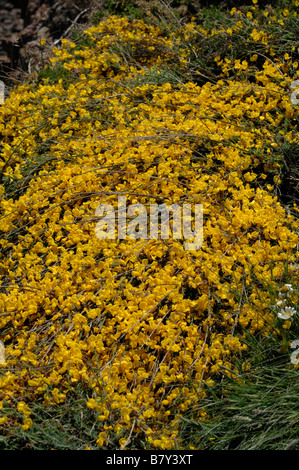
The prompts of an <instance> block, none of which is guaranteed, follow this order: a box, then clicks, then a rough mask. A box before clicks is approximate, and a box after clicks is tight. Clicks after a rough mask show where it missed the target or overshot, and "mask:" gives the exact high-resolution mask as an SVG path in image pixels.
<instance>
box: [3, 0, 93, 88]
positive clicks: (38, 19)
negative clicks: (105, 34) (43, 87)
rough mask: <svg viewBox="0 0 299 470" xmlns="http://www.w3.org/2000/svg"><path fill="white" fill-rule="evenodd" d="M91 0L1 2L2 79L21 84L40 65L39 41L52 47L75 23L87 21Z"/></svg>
mask: <svg viewBox="0 0 299 470" xmlns="http://www.w3.org/2000/svg"><path fill="white" fill-rule="evenodd" d="M92 5H93V1H92V0H76V2H74V1H71V0H56V1H51V0H9V1H5V0H0V79H1V80H3V81H4V82H5V83H7V84H8V83H10V82H11V81H13V82H15V81H19V80H21V79H22V76H23V75H24V74H26V73H30V72H31V71H33V70H34V68H36V67H38V66H39V61H40V41H41V39H44V38H45V39H47V43H48V45H49V47H50V46H51V44H52V45H53V43H54V42H55V41H58V40H59V39H60V38H61V37H63V35H64V33H67V31H68V29H69V28H70V27H71V26H72V24H73V23H74V22H78V20H79V21H84V20H86V18H87V16H88V14H89V13H90V11H91V9H92Z"/></svg>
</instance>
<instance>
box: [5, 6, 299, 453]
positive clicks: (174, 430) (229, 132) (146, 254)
mask: <svg viewBox="0 0 299 470" xmlns="http://www.w3.org/2000/svg"><path fill="white" fill-rule="evenodd" d="M247 18H249V17H248V15H247ZM238 21H239V20H238ZM246 25H247V23H246ZM246 27H247V26H246ZM196 28H197V27H196V25H194V24H191V25H189V27H188V28H187V29H185V30H184V28H182V30H181V31H180V30H178V31H172V32H171V34H169V35H168V37H166V36H165V35H163V32H162V31H161V30H160V29H159V28H158V27H157V26H152V25H150V24H147V23H146V22H143V21H141V20H135V21H129V20H128V18H117V17H114V16H112V17H110V18H108V19H107V20H105V21H103V22H101V23H100V24H99V25H98V26H92V27H91V28H89V29H88V30H87V31H86V32H85V35H86V37H87V39H88V41H89V43H88V46H84V45H83V46H80V45H77V44H75V43H73V42H71V41H68V40H64V41H63V43H62V46H61V47H60V48H56V49H54V50H53V53H54V54H53V58H52V59H51V67H53V68H55V67H56V68H57V69H58V68H59V67H60V70H65V71H66V72H67V73H68V74H69V77H70V79H69V80H68V79H67V78H60V79H58V80H54V82H53V81H51V80H50V79H42V80H41V79H40V80H38V79H36V80H35V81H33V82H32V83H28V84H22V85H20V86H18V87H17V88H16V89H14V90H12V91H11V94H10V97H9V98H8V99H7V100H6V103H5V106H2V107H1V108H0V130H1V133H2V149H1V155H0V156H1V168H0V174H1V186H0V194H1V201H0V213H1V220H0V230H1V240H0V243H1V258H0V273H1V280H0V283H1V284H0V285H1V290H0V328H1V330H0V332H1V338H0V339H1V340H2V341H3V343H4V345H5V348H6V349H5V352H6V362H5V364H3V365H0V388H1V395H2V397H1V400H2V401H3V402H6V403H9V404H10V407H14V406H16V407H17V411H18V413H19V414H20V415H22V416H23V421H22V420H19V421H20V425H21V426H22V428H23V430H24V431H26V430H27V429H30V427H31V426H32V425H33V424H34V418H33V417H32V416H31V414H30V406H31V403H33V402H36V401H39V402H41V403H43V405H44V406H45V407H47V406H52V407H53V406H54V407H55V406H62V405H63V403H64V402H65V400H66V398H67V396H68V395H70V394H71V393H72V387H74V386H75V385H76V384H78V383H80V384H83V386H84V387H85V388H86V397H87V398H86V403H85V404H84V406H85V407H87V408H89V409H90V410H94V411H95V412H96V414H97V416H98V426H99V435H98V441H97V445H98V446H99V447H109V445H110V444H109V443H111V442H112V441H111V440H112V438H113V436H116V438H117V439H118V441H117V445H119V446H120V447H122V446H126V445H127V444H126V443H127V440H128V436H129V435H130V436H131V435H132V433H133V435H134V436H135V437H138V436H142V438H143V439H144V440H145V441H146V442H147V443H148V445H149V446H152V447H154V448H160V449H170V448H173V447H174V446H179V445H180V442H179V440H178V437H177V436H178V425H179V421H180V416H182V415H183V413H184V412H185V411H186V410H188V408H189V407H190V406H194V405H196V404H198V403H199V402H200V400H201V398H203V397H204V395H205V392H204V387H203V384H204V383H208V384H209V383H213V381H214V380H216V379H217V376H218V374H219V373H220V372H221V371H223V370H225V371H226V373H228V374H233V373H234V371H236V366H235V360H236V357H237V356H238V355H239V354H240V353H241V352H242V351H244V350H246V347H247V346H246V344H245V342H244V341H242V331H243V329H244V328H246V329H248V330H249V331H251V332H252V333H253V334H254V333H255V332H256V331H259V332H262V333H267V332H269V331H270V330H271V328H272V326H271V325H272V318H273V313H272V311H271V308H270V306H271V302H272V301H273V299H272V298H271V295H270V292H274V293H275V292H278V290H279V286H280V283H281V280H282V279H284V276H285V273H286V272H287V271H288V275H289V276H290V278H291V279H292V282H294V283H296V282H297V277H298V272H297V271H296V270H295V269H294V270H292V268H291V267H290V265H291V264H292V265H296V263H297V253H296V246H297V243H298V232H297V230H298V223H297V222H296V219H295V218H294V216H292V215H290V214H288V213H287V212H286V210H285V209H284V208H283V206H282V205H281V204H280V202H279V200H278V198H277V196H275V195H274V191H273V189H274V186H275V181H274V180H273V175H276V176H277V171H278V170H277V169H279V165H280V163H279V162H280V159H281V157H282V155H281V153H280V142H281V140H282V139H285V140H284V141H285V142H287V143H289V144H290V145H291V144H298V145H299V140H298V134H297V133H296V132H295V130H294V131H292V130H291V129H290V128H289V127H287V131H286V130H285V122H286V119H293V118H294V115H295V113H298V106H293V105H292V103H291V102H290V96H289V88H288V86H289V84H290V83H291V82H292V80H293V79H294V78H293V76H291V75H289V74H288V72H289V70H290V69H291V63H290V64H289V66H287V67H286V68H285V70H284V72H283V77H282V76H281V71H280V65H281V64H279V63H278V62H276V63H274V62H273V61H272V60H266V61H265V63H264V65H263V68H262V70H259V71H258V70H255V69H254V67H255V60H254V59H253V60H252V61H251V62H250V61H246V60H243V61H242V60H236V61H235V62H233V61H230V60H229V59H225V60H223V58H221V57H220V56H219V57H216V59H215V61H216V62H217V65H218V67H220V68H221V69H222V78H221V79H220V80H218V81H217V82H216V83H211V82H209V81H208V82H206V83H205V84H203V85H202V86H200V85H197V84H196V83H194V82H193V81H187V82H181V81H180V80H178V81H177V82H176V83H170V82H169V81H165V80H163V77H162V78H161V84H160V85H157V84H155V83H154V82H151V81H150V80H149V78H150V77H152V76H153V75H152V74H156V76H157V75H159V67H161V64H163V65H164V66H165V64H166V65H168V66H171V67H173V70H178V69H183V68H184V67H187V65H188V54H187V52H186V51H187V49H186V43H185V42H184V38H185V39H186V35H187V40H191V39H192V37H193V35H196V34H198V32H197V29H196ZM201 29H202V28H200V27H198V30H201ZM240 29H242V24H238V25H237V31H239V30H240ZM228 34H229V35H230V33H228ZM212 35H213V33H212ZM206 36H208V33H207V32H206ZM250 36H251V40H253V41H255V42H259V41H261V42H262V43H264V42H266V41H267V35H266V33H265V34H263V33H262V31H260V30H259V29H258V28H257V26H256V25H254V27H252V33H251V35H250ZM190 38H191V39H190ZM288 67H289V68H288ZM249 69H250V71H251V72H250V73H251V74H254V76H255V82H254V83H252V81H250V80H247V79H246V76H244V73H243V72H246V71H249ZM161 70H162V69H161ZM232 70H235V73H236V75H234V77H232V76H231V71H232ZM239 72H240V75H238V74H239ZM161 73H162V72H161ZM248 73H249V72H248ZM245 75H246V74H245ZM67 76H68V75H64V77H67ZM261 168H263V170H262V171H261ZM118 195H126V197H127V205H130V204H133V203H136V202H138V203H141V204H143V205H145V206H147V207H148V206H149V204H151V203H159V202H161V201H163V202H164V203H166V204H172V203H179V204H181V205H182V204H185V203H189V204H203V211H204V213H203V216H204V225H203V233H204V241H203V246H202V248H201V249H200V250H197V251H186V250H185V249H184V245H183V242H182V241H181V240H176V239H173V238H172V237H170V238H169V239H168V240H165V239H157V240H154V239H146V240H143V239H137V240H132V239H125V240H118V239H117V238H115V239H113V240H111V239H103V240H101V239H98V238H97V237H96V234H95V226H96V223H97V221H98V218H97V216H96V215H95V213H96V208H97V207H98V206H99V205H100V204H104V203H109V204H112V205H113V206H114V207H115V208H117V201H118V199H117V198H118ZM9 409H11V408H9ZM3 410H4V408H2V410H1V411H0V419H1V424H2V428H3V429H9V426H11V425H12V422H13V418H11V417H10V415H9V412H7V414H6V415H5V416H4V415H2V414H1V413H2V412H4V411H3ZM2 416H4V417H2ZM6 416H7V417H6ZM29 416H30V417H29ZM198 418H199V419H208V418H207V416H206V414H205V413H204V412H200V411H199V413H198ZM118 436H119V437H118Z"/></svg>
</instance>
